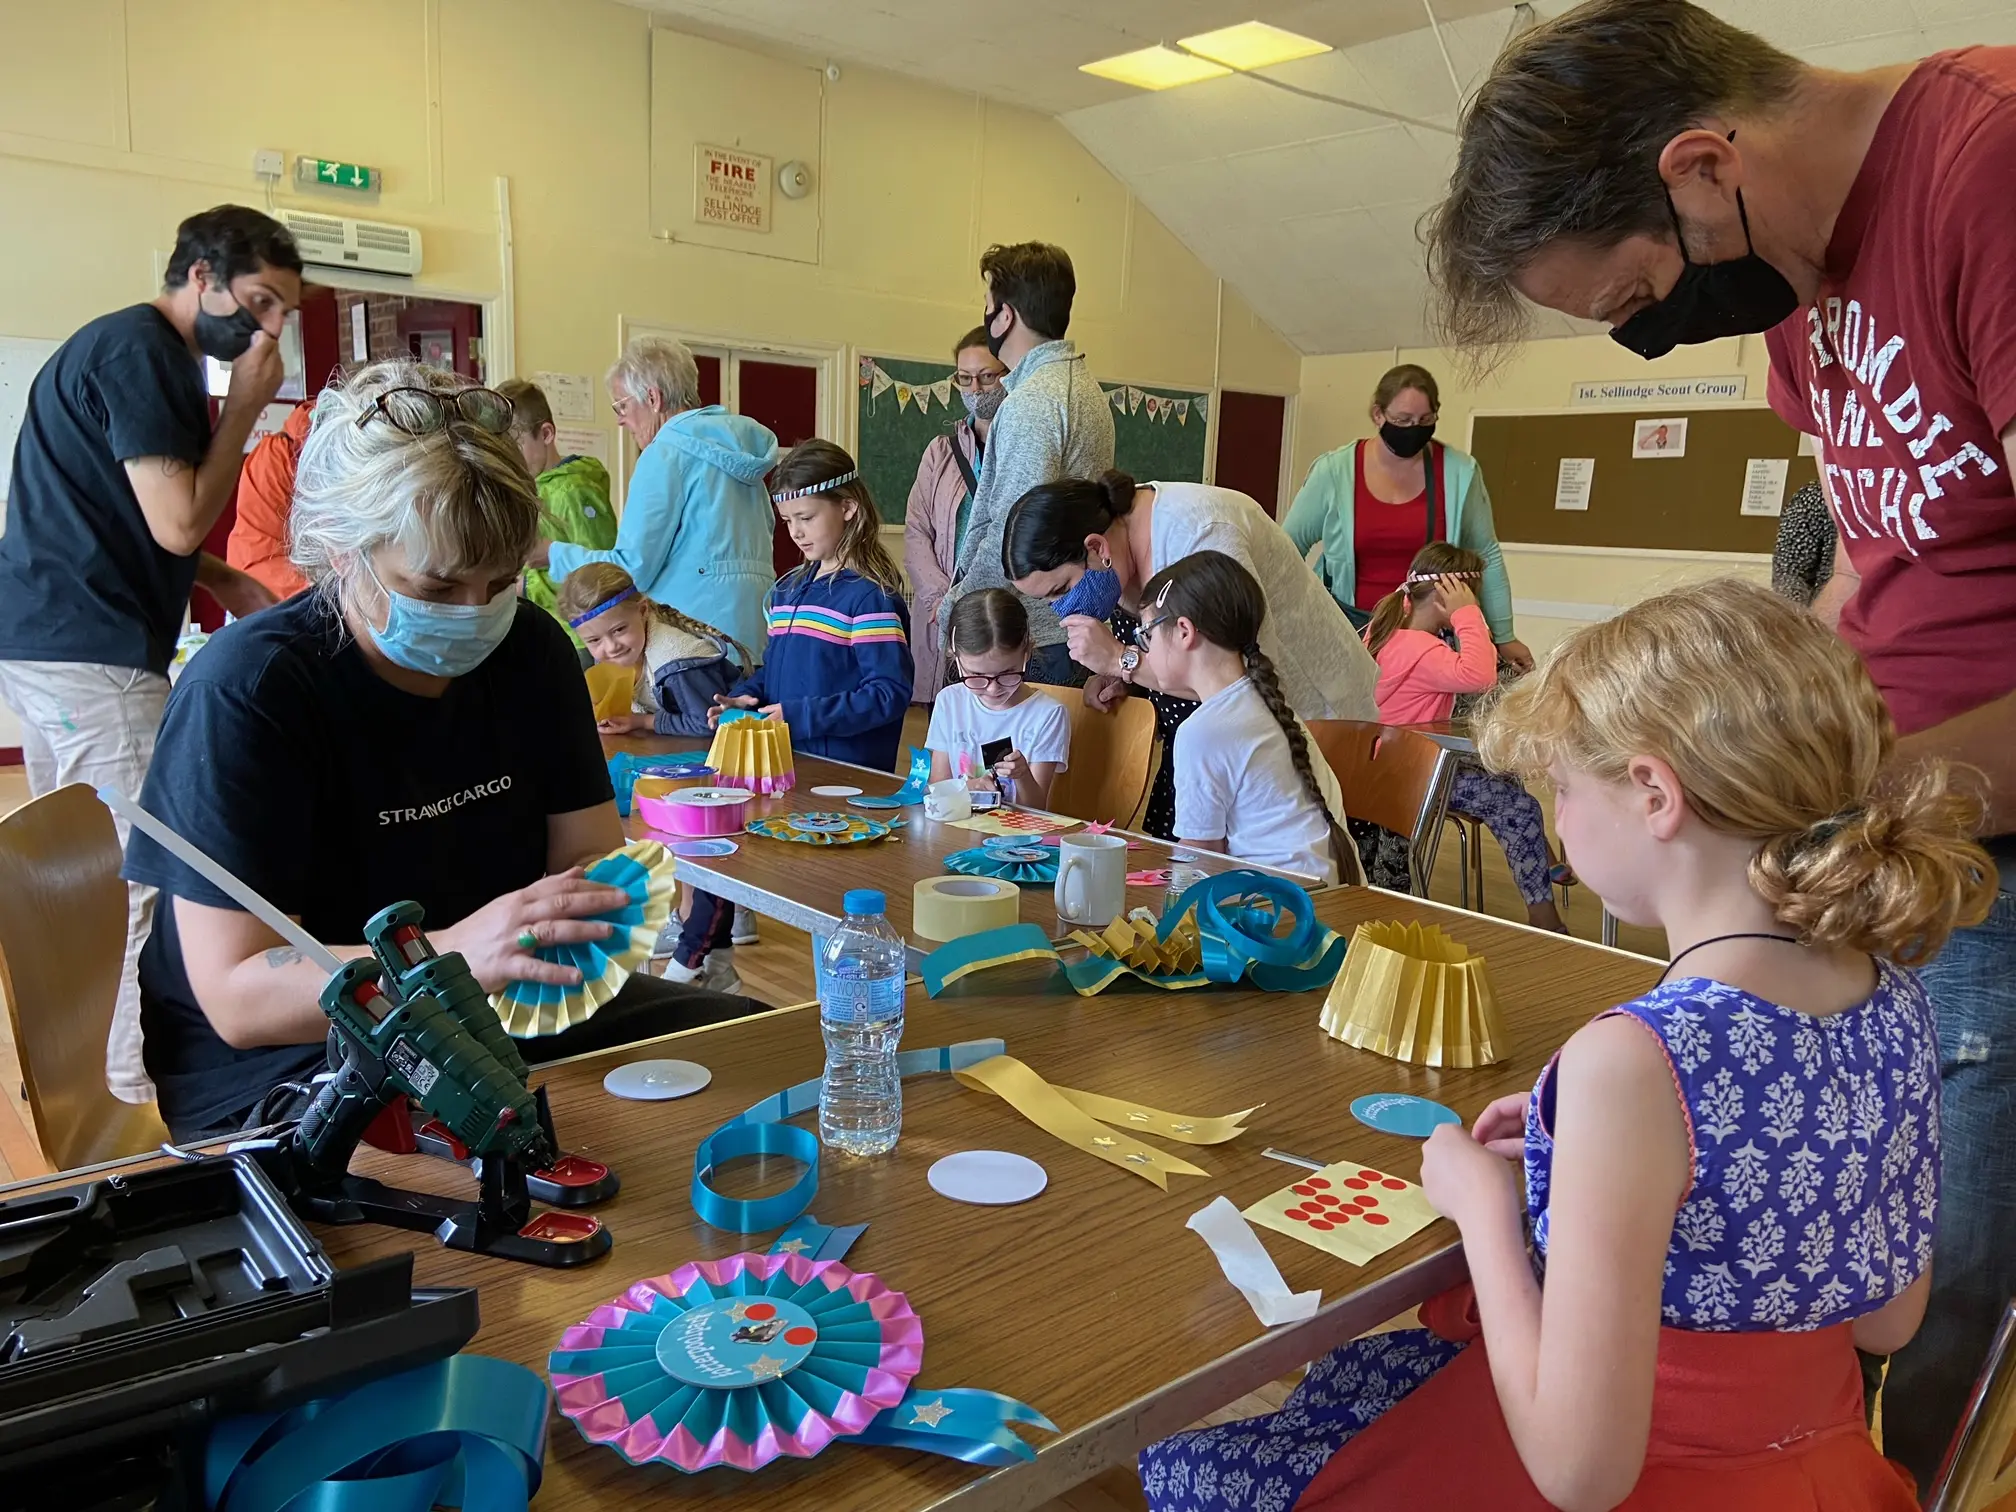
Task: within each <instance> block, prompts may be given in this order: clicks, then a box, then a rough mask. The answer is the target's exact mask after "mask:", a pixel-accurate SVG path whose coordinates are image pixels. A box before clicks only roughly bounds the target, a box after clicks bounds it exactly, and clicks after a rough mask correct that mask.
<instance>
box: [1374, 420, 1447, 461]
mask: <svg viewBox="0 0 2016 1512" xmlns="http://www.w3.org/2000/svg"><path fill="white" fill-rule="evenodd" d="M1434 438H1435V422H1434V421H1433V420H1430V421H1429V422H1428V423H1427V424H1426V425H1395V424H1394V423H1393V422H1392V421H1391V420H1388V421H1387V422H1386V423H1385V424H1384V425H1382V426H1380V427H1379V439H1380V440H1381V441H1384V442H1385V443H1386V449H1387V450H1388V451H1390V452H1391V453H1393V455H1394V456H1396V457H1418V456H1420V455H1421V453H1422V451H1423V450H1424V449H1425V448H1426V447H1427V445H1428V443H1429V442H1430V441H1432V440H1433V439H1434Z"/></svg>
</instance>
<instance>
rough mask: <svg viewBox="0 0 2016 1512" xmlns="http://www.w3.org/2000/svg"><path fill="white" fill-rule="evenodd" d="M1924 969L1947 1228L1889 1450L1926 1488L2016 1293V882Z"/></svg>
mask: <svg viewBox="0 0 2016 1512" xmlns="http://www.w3.org/2000/svg"><path fill="white" fill-rule="evenodd" d="M1922 975H1923V976H1924V979H1925V985H1926V987H1927V988H1928V989H1929V990H1930V991H1931V994H1932V1002H1933V1005H1934V1007H1936V1008H1937V1009H1938V1012H1939V1072H1940V1094H1941V1097H1942V1099H1943V1111H1942V1115H1941V1120H1940V1127H1941V1131H1942V1136H1941V1137H1942V1144H1941V1151H1942V1153H1941V1158H1940V1183H1939V1188H1940V1189H1939V1236H1938V1240H1937V1243H1936V1244H1935V1245H1934V1247H1933V1251H1932V1300H1931V1304H1930V1306H1929V1307H1927V1309H1926V1312H1925V1325H1924V1327H1922V1328H1921V1329H1919V1330H1918V1336H1917V1337H1916V1338H1915V1339H1913V1340H1912V1341H1911V1342H1910V1343H1909V1344H1907V1345H1905V1346H1904V1348H1903V1349H1901V1350H1899V1351H1898V1352H1897V1353H1896V1354H1894V1355H1892V1356H1891V1357H1890V1376H1889V1379H1888V1381H1886V1382H1885V1384H1884V1387H1883V1452H1884V1453H1885V1454H1887V1455H1888V1456H1889V1457H1890V1458H1891V1459H1894V1460H1896V1461H1898V1462H1899V1463H1900V1464H1902V1465H1904V1466H1905V1467H1906V1468H1907V1469H1909V1470H1910V1472H1911V1473H1912V1474H1913V1475H1915V1476H1916V1477H1917V1478H1918V1485H1919V1489H1920V1490H1921V1491H1923V1490H1927V1489H1929V1488H1930V1487H1931V1484H1932V1477H1933V1476H1934V1475H1935V1474H1937V1473H1938V1470H1939V1462H1940V1460H1941V1459H1942V1458H1943V1457H1944V1456H1945V1453H1946V1446H1947V1444H1948V1443H1949V1442H1950V1441H1951V1439H1952V1437H1953V1430H1954V1429H1955V1428H1957V1427H1958V1426H1959V1423H1960V1415H1961V1413H1963V1412H1964V1411H1966V1408H1967V1394H1968V1392H1969V1391H1970V1390H1971V1389H1972V1388H1973V1385H1974V1377H1975V1376H1976V1375H1977V1374H1979V1372H1980V1369H1981V1362H1982V1360H1983V1358H1984V1357H1985V1356H1986V1355H1987V1353H1988V1345H1989V1342H1990V1340H1991V1339H1992V1338H1993V1337H1994V1334H1995V1326H1996V1324H1997V1322H1998V1321H1999V1320H2000V1319H2001V1316H2002V1309H2003V1307H2004V1305H2005V1304H2006V1303H2007V1302H2008V1301H2009V1299H2010V1298H2011V1297H2016V1116H2012V1115H2016V894H2011V893H2007V892H2005V893H2003V894H2001V895H2000V896H1999V897H1997V898H1996V900H1995V908H1994V911H1993V912H1991V913H1990V914H1989V915H1988V917H1987V919H1986V920H1985V921H1984V922H1983V923H1981V924H1979V925H1977V926H1976V927H1975V928H1973V929H1968V930H1963V931H1961V932H1960V933H1959V934H1956V935H1955V936H1953V938H1952V940H1951V941H1950V942H1949V943H1948V944H1947V946H1946V948H1945V949H1944V950H1943V951H1941V952H1940V953H1939V958H1938V959H1937V960H1935V961H1934V962H1933V963H1932V964H1931V965H1930V966H1927V967H1925V968H1924V970H1923V972H1922Z"/></svg>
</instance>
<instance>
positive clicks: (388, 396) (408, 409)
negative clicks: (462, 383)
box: [357, 388, 511, 436]
mask: <svg viewBox="0 0 2016 1512" xmlns="http://www.w3.org/2000/svg"><path fill="white" fill-rule="evenodd" d="M381 415H382V416H384V418H385V420H386V422H387V423H388V424H390V425H391V426H392V427H393V428H394V429H395V430H401V431H404V432H405V433H406V434H407V435H409V436H431V435H433V434H434V433H435V432H437V431H441V430H445V429H447V427H448V426H449V425H450V424H451V423H452V422H453V421H456V420H461V421H464V422H466V423H467V424H470V425H473V426H475V427H477V429H479V430H486V431H489V432H490V433H491V434H492V435H497V436H501V435H503V434H505V433H506V432H507V431H508V430H510V428H511V401H510V400H509V399H506V398H505V397H504V396H503V395H502V394H500V393H498V392H497V390H495V389H489V388H461V389H424V388H392V389H387V390H385V392H384V393H382V394H380V395H379V396H378V397H377V398H376V399H373V400H372V401H371V404H370V407H369V408H367V409H366V410H365V411H364V413H363V414H361V415H359V416H358V417H357V428H358V429H359V430H362V429H363V428H364V427H365V426H367V425H369V424H370V423H371V422H372V421H373V420H375V419H377V418H378V417H379V416H381Z"/></svg>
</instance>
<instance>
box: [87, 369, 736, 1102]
mask: <svg viewBox="0 0 2016 1512" xmlns="http://www.w3.org/2000/svg"><path fill="white" fill-rule="evenodd" d="M510 419H511V405H510V401H509V400H507V399H505V398H504V397H503V396H502V395H501V394H498V393H496V392H495V391H494V390H491V389H485V388H474V387H468V386H466V385H464V384H462V383H461V381H460V380H457V379H456V378H455V377H454V375H453V374H444V373H438V372H434V371H431V370H429V369H427V368H424V367H421V366H419V365H418V364H417V363H411V362H384V363H378V364H375V365H373V366H371V367H369V368H366V369H364V370H363V371H362V372H360V373H358V374H357V375H356V376H355V377H354V378H353V379H352V380H351V381H350V383H349V384H348V385H347V386H345V387H343V388H340V389H330V390H327V391H325V392H324V393H323V394H322V396H321V398H320V400H319V401H318V402H317V405H316V409H315V420H314V424H313V427H312V428H311V430H310V431H309V435H308V440H307V444H306V445H305V446H304V447H303V449H302V454H301V461H300V468H299V471H298V473H297V476H296V479H295V494H294V516H293V541H294V547H293V560H294V565H295V566H296V567H297V568H298V569H299V570H300V571H301V573H302V575H303V576H305V577H306V578H307V579H308V580H309V582H310V583H311V584H313V585H314V586H313V590H312V591H311V592H309V593H306V594H302V595H300V596H299V597H296V598H293V599H290V600H288V601H287V602H286V603H283V604H281V605H279V606H277V607H276V608H274V609H271V610H269V611H267V612H266V613H263V614H260V615H257V616H254V617H253V618H251V619H248V620H244V621H241V622H239V623H237V624H233V625H229V626H227V627H226V628H225V629H224V630H223V632H222V633H220V634H218V635H217V636H215V637H213V638H212V639H211V641H210V643H209V645H208V646H206V647H205V648H204V651H203V653H202V655H201V656H200V657H197V658H196V659H194V660H193V661H192V662H191V663H190V665H189V667H188V670H187V671H186V672H185V673H184V674H183V676H182V678H181V680H180V682H179V683H177V685H176V687H175V690H174V692H173V693H172V694H171V695H170V697H169V700H168V711H167V716H166V719H165V721H164V723H163V726H162V730H161V738H160V743H159V748H158V752H157V756H156V759H155V764H154V767H153V770H152V772H151V773H150V774H149V778H148V781H147V785H146V787H145V789H144V790H143V792H142V797H141V801H142V803H143V804H144V805H145V806H146V807H147V808H148V809H149V810H150V811H151V812H152V813H154V814H155V815H157V816H158V817H160V818H161V819H162V820H164V821H165V822H166V823H167V824H169V825H170V826H172V827H173V828H174V829H176V830H177V831H179V832H180V833H181V834H183V835H185V836H187V837H188V838H189V839H190V840H191V841H192V842H194V843H195V844H196V845H197V846H199V847H201V848H202V849H203V850H205V851H208V852H209V853H210V854H211V855H212V856H214V857H216V858H217V860H219V861H220V862H222V863H223V864H224V865H225V866H226V867H227V868H229V869H230V870H231V871H233V872H235V873H236V874H237V875H238V876H240V877H242V878H244V879H245V880H246V881H247V882H248V883H250V884H251V885H252V886H253V887H255V888H257V889H258V890H259V891H260V892H261V893H262V894H264V895H265V896H266V897H267V898H269V899H271V900H272V902H273V903H274V904H275V905H277V906H278V907H279V908H280V909H281V910H282V911H283V912H285V913H288V914H290V915H293V916H294V917H296V918H298V919H299V920H300V921H301V923H302V925H303V926H304V927H305V928H306V929H307V930H308V932H309V933H310V934H312V935H314V936H316V937H317V938H318V939H321V940H323V941H325V942H326V943H327V944H328V945H329V946H330V947H331V948H332V949H333V950H334V951H335V952H336V953H337V954H338V955H340V956H345V957H350V956H361V955H363V954H365V950H364V947H363V945H362V944H360V943H358V942H359V941H360V940H361V939H362V936H363V927H364V924H365V922H366V921H367V920H369V919H370V918H371V916H372V915H373V914H375V913H377V912H378V911H379V910H380V909H382V908H384V907H386V906H387V905H388V904H391V903H397V902H400V901H402V900H404V899H409V898H410V899H413V900H414V901H416V902H418V903H419V904H420V905H421V907H422V908H424V909H425V910H426V923H427V928H428V931H429V933H430V934H431V935H432V937H433V941H434V944H435V945H436V947H437V948H438V949H440V950H441V951H442V952H443V953H444V954H445V953H446V952H448V951H459V952H460V953H461V954H462V956H463V958H464V959H465V960H466V961H467V962H468V963H469V968H470V970H471V971H472V972H473V973H474V974H475V977H476V979H477V981H478V982H479V983H480V984H481V985H482V987H483V989H484V991H486V992H495V991H497V990H499V989H501V988H503V987H504V986H506V985H507V984H508V983H511V982H514V981H530V982H543V983H552V984H559V985H566V984H568V983H571V982H573V981H575V980H578V978H577V976H576V975H575V973H573V972H572V971H571V970H570V969H568V968H564V967H560V966H556V965H553V964H552V963H550V962H547V961H543V960H540V959H539V958H538V955H537V952H538V951H540V950H542V949H544V948H545V947H547V946H551V945H558V944H565V943H569V942H579V941H586V940H593V939H600V938H604V937H606V936H607V934H608V933H609V926H608V925H606V924H603V923H597V922H592V918H593V916H594V915H595V914H598V913H602V912H605V911H607V910H610V909H612V908H616V907H619V906H621V904H622V903H623V901H624V897H625V895H624V894H622V893H619V892H617V891H615V890H614V889H611V888H606V887H599V886H596V885H594V884H592V883H589V882H587V881H585V880H584V879H583V877H582V875H581V871H580V868H581V867H582V866H584V865H586V864H587V863H589V862H591V861H594V860H595V859H597V858H598V857H600V856H603V855H605V854H607V853H608V852H610V851H612V850H615V849H616V848H617V847H619V846H621V845H622V843H623V831H622V826H621V824H620V822H619V821H618V819H617V815H616V807H615V804H614V802H613V801H612V797H611V792H610V785H609V774H608V769H607V767H606V765H605V764H604V761H603V756H602V749H601V744H600V742H599V740H598V739H597V737H596V734H595V719H594V714H593V711H592V709H591V707H590V704H589V699H588V689H587V684H586V683H584V682H583V681H582V678H581V669H580V665H579V663H578V662H577V661H576V659H575V655H574V650H573V647H572V646H570V645H569V644H568V641H567V637H566V635H565V633H564V632H563V631H562V630H561V629H560V627H559V625H558V624H557V623H556V622H555V621H554V620H553V618H552V617H551V616H550V615H548V614H546V613H545V612H544V611H543V610H541V609H539V608H537V607H536V606H535V605H533V604H532V603H530V602H529V601H528V600H525V599H523V598H521V597H520V596H519V594H518V591H517V580H518V573H519V571H520V569H521V568H522V566H523V564H524V561H525V556H526V553H527V552H528V551H529V550H530V549H531V547H532V544H533V542H534V540H535V539H537V537H538V533H539V519H540V509H539V496H538V493H537V492H536V491H535V489H534V488H533V485H532V479H531V476H530V475H529V474H528V473H527V472H526V470H525V465H524V462H523V461H522V459H521V458H520V457H519V455H518V452H517V448H516V446H515V445H514V444H513V442H512V441H511V438H510V436H509V434H508V430H509V425H510ZM126 868H127V876H128V877H129V879H130V880H133V881H135V882H144V883H147V884H150V885H152V886H154V887H158V888H159V889H160V890H161V893H162V906H161V907H160V908H159V909H158V910H157V913H156V920H155V928H154V934H153V937H152V938H151V939H150V940H149V941H148V944H147V948H146V950H145V951H144V952H143V953H142V956H141V964H140V988H141V1012H142V1023H143V1026H144V1028H145V1047H146V1058H147V1067H148V1070H149V1072H150V1074H151V1075H152V1076H153V1079H154V1082H155V1085H156V1086H157V1087H158V1089H159V1094H160V1107H161V1113H162V1116H163V1118H164V1120H165V1121H166V1122H167V1124H168V1127H169V1129H170V1130H171V1131H172V1132H173V1133H174V1134H175V1136H176V1137H177V1138H179V1139H188V1138H194V1137H197V1136H199V1135H203V1134H207V1133H213V1132H217V1131H229V1130H235V1129H238V1128H242V1127H245V1126H246V1125H247V1124H248V1123H263V1122H268V1121H272V1120H275V1119H278V1118H285V1117H291V1116H293V1115H294V1114H295V1113H296V1112H298V1109H299V1106H300V1104H301V1102H302V1101H303V1097H302V1094H301V1093H300V1092H299V1091H298V1090H296V1089H297V1088H299V1086H300V1085H301V1084H302V1083H304V1082H306V1081H307V1080H308V1078H310V1077H311V1076H313V1075H314V1074H315V1073H316V1072H317V1071H319V1070H321V1069H322V1067H323V1064H324V1048H323V1045H324V1037H325V1035H326V1033H327V1030H328V1021H327V1020H326V1019H325V1018H324V1016H323V1013H322V1010H321V1008H320V1007H319V1005H318V999H319V997H320V994H321V991H322V989H323V987H324V985H325V984H326V981H327V977H326V975H325V973H324V972H323V971H322V970H321V969H319V968H318V967H316V966H315V965H314V964H313V963H311V962H309V961H306V960H304V959H303V958H302V957H301V956H300V954H299V953H298V952H296V951H294V950H293V949H291V948H289V947H288V945H287V943H286V942H285V941H284V940H282V939H281V938H280V937H279V936H278V935H277V934H275V933H273V931H272V930H270V929H269V928H267V926H266V925H264V924H262V923H260V922H259V921H258V920H257V919H255V918H253V917H252V916H251V915H250V914H247V913H245V912H243V911H242V910H241V909H239V908H238V907H237V906H236V905H235V904H234V903H232V902H231V900H230V899H229V898H228V897H226V896H225V895H223V894H222V893H220V892H219V891H218V890H217V889H215V888H214V887H212V886H211V885H210V884H209V883H208V882H206V881H204V880H203V879H202V878H200V877H198V876H196V875H195V874H194V873H193V872H191V871H190V870H189V869H188V868H187V867H185V866H183V865H182V864H181V863H180V862H178V861H176V860H175V859H174V858H173V857H172V856H170V855H169V854H168V853H167V852H166V851H164V850H162V849H161V848H160V847H159V846H157V845H155V844H153V843H152V842H151V841H149V840H147V839H146V838H145V837H144V836H137V835H136V836H135V838H134V840H133V844H132V846H131V848H130V850H129V851H128V854H127V863H126ZM757 1006H758V1005H756V1004H754V1003H751V1002H750V1001H749V1000H747V999H745V998H739V997H729V996H725V995H722V994H717V993H709V992H703V991H700V990H698V989H694V988H688V987H679V986H675V985H673V984H670V983H667V982H663V981H661V980H659V979H656V978H652V977H644V976H637V977H632V978H631V979H630V982H629V983H628V984H627V985H626V986H625V987H624V988H623V990H622V991H621V992H620V993H619V994H618V995H617V996H616V997H615V998H614V999H613V1000H611V1001H610V1002H609V1003H607V1004H605V1005H604V1006H603V1007H602V1009H601V1010H600V1011H599V1012H598V1013H597V1014H596V1015H595V1016H594V1017H593V1018H591V1019H590V1020H588V1021H587V1022H586V1023H585V1024H582V1025H580V1026H578V1027H576V1028H574V1029H571V1030H568V1031H566V1032H565V1033H562V1034H557V1035H553V1036H550V1037H548V1038H545V1039H532V1040H527V1041H525V1042H524V1047H523V1048H524V1050H525V1054H526V1058H527V1059H528V1060H531V1061H535V1062H537V1061H544V1060H551V1059H555V1058H558V1057H560V1056H563V1055H571V1054H577V1053H579V1052H581V1051H584V1050H591V1049H599V1048H603V1047H606V1046H608V1045H612V1044H622V1043H626V1042H628V1041H630V1040H634V1039H641V1038H645V1037H647V1036H650V1035H656V1034H663V1033H666V1032H668V1031H671V1030H674V1029H683V1028H688V1027H691V1026H693V1025H695V1024H704V1023H711V1022H715V1021H718V1020H721V1019H726V1018H733V1017H737V1016H739V1015H741V1014H744V1013H748V1012H752V1011H755V1009H756V1008H757Z"/></svg>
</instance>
